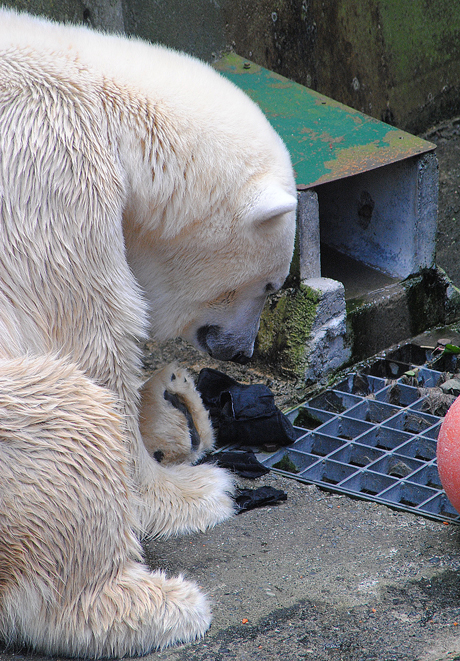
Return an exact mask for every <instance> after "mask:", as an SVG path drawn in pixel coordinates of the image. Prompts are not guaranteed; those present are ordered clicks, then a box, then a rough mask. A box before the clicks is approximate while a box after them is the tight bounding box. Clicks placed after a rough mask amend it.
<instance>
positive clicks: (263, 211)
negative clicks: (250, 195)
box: [249, 185, 297, 224]
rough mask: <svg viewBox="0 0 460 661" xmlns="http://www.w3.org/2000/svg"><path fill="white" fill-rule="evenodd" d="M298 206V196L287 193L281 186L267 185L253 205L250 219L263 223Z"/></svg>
mask: <svg viewBox="0 0 460 661" xmlns="http://www.w3.org/2000/svg"><path fill="white" fill-rule="evenodd" d="M296 206H297V198H295V197H294V196H293V195H291V194H290V193H286V191H285V190H283V189H282V188H281V187H280V186H277V185H272V186H267V187H266V188H264V189H263V190H262V191H261V193H260V195H259V196H258V197H257V198H256V200H255V202H254V204H253V206H252V207H251V209H250V211H249V219H250V220H251V221H252V222H254V223H256V224H261V223H264V222H265V221H267V220H270V219H271V218H276V217H278V216H281V215H282V214H284V213H289V212H290V211H294V210H295V208H296Z"/></svg>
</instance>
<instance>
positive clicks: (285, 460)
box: [273, 453, 300, 473]
mask: <svg viewBox="0 0 460 661" xmlns="http://www.w3.org/2000/svg"><path fill="white" fill-rule="evenodd" d="M273 468H278V470H282V471H287V472H288V473H300V471H299V469H298V468H297V466H296V465H295V463H294V462H293V461H292V460H291V459H290V458H289V455H288V454H287V453H286V454H285V455H284V457H282V459H280V460H279V461H278V462H277V463H276V464H273Z"/></svg>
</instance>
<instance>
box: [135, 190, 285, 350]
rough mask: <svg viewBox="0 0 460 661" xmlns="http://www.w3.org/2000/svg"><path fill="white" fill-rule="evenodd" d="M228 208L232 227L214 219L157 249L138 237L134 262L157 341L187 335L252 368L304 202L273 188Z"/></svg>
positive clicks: (160, 241)
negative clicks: (262, 319) (263, 321)
mask: <svg viewBox="0 0 460 661" xmlns="http://www.w3.org/2000/svg"><path fill="white" fill-rule="evenodd" d="M239 192H241V191H239ZM230 201H231V200H230ZM227 202H228V198H226V204H223V206H224V207H225V213H224V216H225V222H223V221H222V220H221V221H220V222H216V219H215V217H214V218H212V219H211V218H207V219H205V220H202V221H201V222H199V223H196V224H192V225H190V226H187V227H186V228H183V229H182V230H181V231H180V232H178V234H176V235H175V236H174V237H171V236H168V237H167V238H161V237H159V236H158V235H155V240H154V243H153V241H152V243H151V242H150V241H149V240H148V235H143V238H139V235H136V236H137V239H138V240H136V241H135V246H133V241H128V247H129V246H131V247H130V249H129V250H128V252H129V256H130V259H129V261H130V264H131V267H132V268H133V271H134V273H135V275H136V277H137V279H138V281H139V283H140V284H141V286H142V288H143V290H144V292H145V293H146V294H147V298H148V301H149V306H150V317H151V331H152V333H153V335H154V336H155V337H156V338H157V339H160V340H165V339H168V338H171V337H177V336H181V337H183V338H184V339H186V340H188V341H189V342H191V343H192V344H193V345H195V346H196V347H198V348H200V349H202V350H204V351H206V352H208V353H209V354H210V355H211V356H213V357H214V358H217V359H220V360H233V361H236V362H241V363H245V362H247V360H249V358H250V357H251V355H252V353H253V347H254V341H255V338H256V335H257V332H258V329H259V319H260V315H261V312H262V308H263V306H264V303H265V301H266V298H267V296H268V294H270V293H272V292H275V291H277V290H278V289H279V288H280V287H281V286H282V284H283V282H284V280H285V279H286V276H287V275H288V273H289V266H290V261H291V257H292V253H293V247H294V237H295V209H296V203H297V198H296V196H295V189H294V191H292V190H290V191H287V190H286V188H285V187H282V186H281V185H280V184H279V183H276V182H273V181H268V182H264V183H263V185H262V187H261V189H260V192H259V193H258V194H255V193H254V192H251V194H250V196H249V199H246V200H245V201H244V203H243V204H242V203H240V204H239V205H237V208H236V210H235V209H234V210H233V214H232V213H231V211H230V209H228V205H227ZM230 206H232V204H230ZM218 215H219V214H218ZM213 221H214V222H213Z"/></svg>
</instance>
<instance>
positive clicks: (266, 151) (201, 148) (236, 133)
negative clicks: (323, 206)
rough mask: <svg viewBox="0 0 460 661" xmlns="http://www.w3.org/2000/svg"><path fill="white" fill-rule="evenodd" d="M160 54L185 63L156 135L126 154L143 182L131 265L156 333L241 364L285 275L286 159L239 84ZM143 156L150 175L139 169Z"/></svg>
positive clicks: (289, 245) (288, 225)
mask: <svg viewBox="0 0 460 661" xmlns="http://www.w3.org/2000/svg"><path fill="white" fill-rule="evenodd" d="M160 55H161V57H167V58H171V57H173V58H179V59H178V60H177V62H175V66H174V67H169V68H172V69H173V70H174V72H175V73H176V72H178V75H180V80H178V78H177V76H173V77H172V82H171V83H169V82H168V80H166V81H163V82H162V94H163V98H166V97H167V99H168V102H167V105H166V106H165V109H164V111H163V107H162V105H161V104H160V103H159V104H157V105H156V106H155V123H154V128H155V133H154V135H153V140H152V134H151V133H150V134H149V133H148V132H146V133H145V135H143V136H141V141H140V143H141V144H142V145H143V147H142V149H141V148H140V147H138V148H137V147H136V145H135V144H133V143H130V147H129V150H127V151H126V155H125V156H123V157H124V158H125V159H126V160H128V159H131V161H132V163H133V165H132V167H131V170H132V171H134V170H135V171H136V177H137V179H136V185H135V186H134V185H133V187H132V190H133V191H134V192H133V194H132V195H129V194H128V204H127V208H126V209H125V214H124V231H125V239H126V246H127V251H128V261H129V263H130V266H131V268H132V270H133V272H134V274H135V276H136V278H137V280H138V282H139V284H140V285H141V287H142V289H143V291H144V293H145V295H146V298H147V300H148V302H149V305H150V319H151V330H152V332H153V335H154V336H155V337H156V338H157V339H160V340H164V339H168V338H171V337H177V336H182V337H184V338H185V339H186V340H188V341H190V342H191V343H193V344H194V345H195V346H197V347H199V348H200V349H202V350H204V351H207V352H208V353H210V354H211V356H213V357H215V358H218V359H223V360H236V361H239V362H245V361H246V360H247V359H248V358H249V357H250V356H251V355H252V351H253V346H254V340H255V337H256V334H257V331H258V327H259V318H260V314H261V312H262V308H263V305H264V302H265V300H266V297H267V295H268V294H269V293H270V292H273V291H276V290H277V289H279V288H280V287H281V285H282V284H283V282H284V280H285V278H286V276H287V275H288V272H289V265H290V261H291V257H292V253H293V247H294V236H295V209H296V203H297V193H296V188H295V181H294V173H293V169H292V165H291V161H290V157H289V154H288V152H287V149H286V147H285V145H284V143H283V142H282V140H281V139H280V137H279V136H278V134H277V133H276V132H275V130H274V129H273V127H272V126H271V125H270V123H269V122H268V121H267V119H266V117H265V116H264V115H263V113H262V112H261V110H260V108H259V107H258V106H257V105H256V104H255V103H253V102H252V101H251V100H250V99H249V98H248V97H247V96H246V95H245V94H244V93H243V92H241V90H239V89H238V88H236V87H235V86H234V85H232V84H231V83H229V82H228V81H226V80H225V79H223V78H222V77H221V76H219V75H218V74H217V73H216V72H214V71H212V70H211V69H210V68H209V67H207V66H206V65H203V64H202V63H199V62H197V61H196V60H193V58H185V59H184V58H183V56H180V55H177V54H172V53H170V52H168V53H165V52H164V51H161V53H160ZM163 69H168V67H167V66H166V64H165V65H164V67H163ZM166 87H167V94H166V91H165V90H166ZM149 141H150V149H149V150H146V149H145V145H146V144H148V143H149ZM136 149H137V151H136ZM147 152H148V153H149V154H150V158H151V161H150V163H151V166H150V167H151V170H148V171H147V170H146V171H145V172H144V174H142V176H144V177H145V179H144V180H142V179H141V175H140V174H139V168H138V167H137V166H136V165H135V164H136V163H138V162H142V161H143V160H144V161H145V154H146V153H147ZM136 168H137V169H136Z"/></svg>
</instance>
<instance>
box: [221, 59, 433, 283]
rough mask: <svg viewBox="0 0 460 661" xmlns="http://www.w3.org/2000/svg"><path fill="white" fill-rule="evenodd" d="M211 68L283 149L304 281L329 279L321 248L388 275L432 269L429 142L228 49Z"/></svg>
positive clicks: (399, 276)
mask: <svg viewBox="0 0 460 661" xmlns="http://www.w3.org/2000/svg"><path fill="white" fill-rule="evenodd" d="M214 67H215V68H216V69H217V70H218V71H219V72H220V73H222V74H223V75H224V76H225V77H227V78H228V79H229V80H231V81H232V82H233V83H235V84H236V85H237V86H238V87H240V88H241V89H242V90H244V91H245V92H246V93H247V94H248V95H249V96H250V97H251V98H252V99H253V100H254V101H255V102H257V103H258V104H259V106H260V107H261V109H262V110H263V112H264V113H265V115H266V116H267V117H268V119H269V121H270V122H271V123H272V125H273V127H274V128H275V129H276V130H277V132H278V133H279V134H280V135H281V137H282V138H283V140H284V142H285V143H286V146H287V148H288V149H289V152H290V154H291V158H292V162H293V166H294V170H295V174H296V182H297V187H298V191H299V198H300V205H299V211H300V213H299V224H300V252H301V255H300V275H301V279H308V278H318V277H321V275H327V264H323V265H321V248H320V242H321V243H324V244H326V245H327V246H329V247H331V248H334V249H336V250H338V251H339V252H340V253H343V254H345V255H348V256H349V257H352V258H354V259H356V260H358V261H359V262H362V263H364V264H366V265H368V266H370V267H372V268H373V269H377V270H378V271H381V272H382V273H384V274H387V275H388V276H390V277H392V278H398V279H403V278H406V277H408V276H410V275H412V274H415V273H418V272H419V271H420V270H422V269H424V268H431V267H433V265H434V258H435V237H436V216H437V161H436V157H435V155H434V153H433V151H434V149H435V145H433V144H431V143H429V142H426V141H425V140H421V139H419V138H417V137H414V136H412V135H410V134H408V133H405V132H404V131H400V130H399V129H396V128H394V127H392V126H390V125H388V124H385V123H383V122H379V121H378V120H376V119H373V118H372V117H368V116H367V115H364V114H363V113H361V112H358V111H357V110H353V109H352V108H349V107H347V106H344V105H343V104H341V103H338V102H336V101H333V100H332V99H329V98H327V97H325V96H323V95H321V94H318V93H317V92H314V91H312V90H310V89H308V88H306V87H303V86H302V85H299V84H298V83H295V82H293V81H291V80H288V79H287V78H284V77H283V76H280V75H278V74H276V73H273V72H272V71H269V70H267V69H264V68H263V67H261V66H259V65H257V64H254V63H253V62H249V61H248V60H245V59H243V58H241V57H240V56H238V55H236V54H234V53H228V54H226V55H224V56H223V57H222V59H220V60H218V61H217V62H216V63H215V64H214ZM305 192H306V193H307V195H306V196H305V200H303V201H302V194H303V193H305ZM315 193H316V195H317V199H318V202H319V204H318V203H317V202H316V195H315ZM325 270H326V273H324V271H325Z"/></svg>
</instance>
